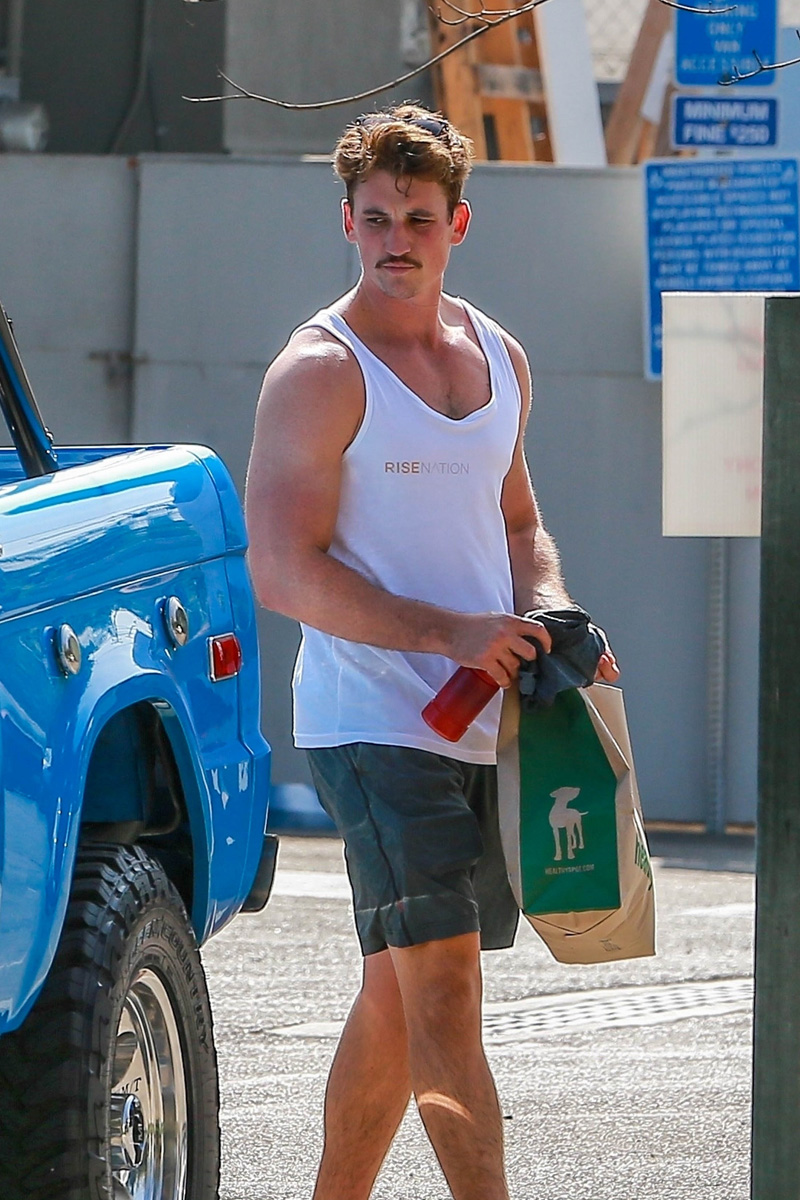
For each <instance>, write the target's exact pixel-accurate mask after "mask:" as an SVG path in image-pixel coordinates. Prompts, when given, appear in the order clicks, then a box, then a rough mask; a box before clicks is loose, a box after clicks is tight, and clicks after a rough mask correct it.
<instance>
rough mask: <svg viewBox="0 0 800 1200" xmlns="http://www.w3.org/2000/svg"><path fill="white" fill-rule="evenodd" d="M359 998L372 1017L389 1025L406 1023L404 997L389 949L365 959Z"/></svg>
mask: <svg viewBox="0 0 800 1200" xmlns="http://www.w3.org/2000/svg"><path fill="white" fill-rule="evenodd" d="M358 999H359V1003H360V1004H361V1006H362V1008H363V1009H364V1011H365V1012H366V1013H367V1014H368V1015H369V1016H370V1017H371V1019H373V1020H378V1021H382V1022H383V1023H385V1024H388V1025H397V1024H403V1023H404V1014H403V998H402V996H401V994H400V988H399V985H398V982H397V975H396V974H395V969H394V964H393V963H392V958H391V955H390V953H389V951H388V950H382V951H380V952H379V953H378V954H369V955H368V956H367V957H366V958H365V959H364V975H363V979H362V983H361V991H360V993H359V997H358Z"/></svg>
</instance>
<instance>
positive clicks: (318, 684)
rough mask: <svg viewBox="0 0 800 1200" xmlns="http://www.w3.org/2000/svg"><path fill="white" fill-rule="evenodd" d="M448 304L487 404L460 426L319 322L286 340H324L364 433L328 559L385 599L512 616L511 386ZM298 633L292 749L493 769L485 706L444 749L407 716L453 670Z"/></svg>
mask: <svg viewBox="0 0 800 1200" xmlns="http://www.w3.org/2000/svg"><path fill="white" fill-rule="evenodd" d="M459 303H461V304H462V305H463V307H464V309H465V311H466V313H467V315H468V317H469V319H470V321H471V322H472V326H473V328H474V330H475V333H476V335H477V337H478V341H479V343H480V346H481V349H482V350H483V353H484V355H485V357H486V360H487V363H488V365H489V375H490V381H491V397H490V399H489V401H488V403H487V404H485V405H484V406H483V408H480V409H478V410H477V411H476V412H473V413H470V414H469V416H466V417H464V418H462V419H461V420H453V419H452V418H450V417H446V416H444V415H443V414H442V413H439V412H436V411H435V410H434V409H433V408H431V407H430V406H429V405H428V404H426V403H425V402H424V401H423V400H422V399H420V397H419V396H417V395H416V394H415V393H414V392H412V391H411V389H410V388H409V387H407V386H406V384H404V383H403V382H402V381H401V380H400V379H399V378H398V376H397V375H395V373H394V372H393V371H392V370H390V369H389V367H387V366H386V364H385V363H383V362H382V361H381V360H380V359H379V358H378V357H377V356H376V355H375V354H373V353H372V351H371V350H369V349H368V348H367V346H365V345H364V343H363V342H361V341H359V339H358V338H357V337H356V336H355V334H354V333H353V332H352V330H351V329H350V327H349V326H348V325H347V323H346V322H345V321H344V319H343V318H342V317H341V316H339V315H338V314H337V313H335V312H333V311H332V310H331V309H322V310H321V311H320V312H318V313H317V314H316V315H315V316H313V317H312V318H311V319H310V320H309V321H307V322H306V323H305V324H304V325H302V326H301V327H300V328H303V329H305V328H308V327H309V326H312V327H317V328H322V329H325V330H327V332H328V333H330V334H332V335H333V336H334V337H336V338H338V340H339V341H341V342H342V343H344V345H345V346H347V348H348V349H349V350H350V351H351V353H352V354H353V356H354V357H355V359H356V360H357V362H358V365H359V366H360V368H361V372H362V374H363V377H364V388H365V394H366V405H365V410H364V419H363V421H362V424H361V427H360V428H359V431H358V433H357V434H356V436H355V438H354V439H353V441H352V443H351V444H350V446H349V447H348V448H347V450H346V451H345V453H344V456H343V474H342V485H341V498H340V505H339V514H338V518H337V522H336V528H335V531H334V536H333V540H332V542H331V546H330V550H329V553H330V554H331V555H332V556H333V557H334V558H337V559H339V560H340V561H341V562H343V563H346V564H347V565H348V566H350V567H353V568H354V569H355V570H356V571H359V572H360V573H361V574H362V575H364V576H365V577H366V578H367V579H369V580H371V581H372V582H373V583H376V584H377V585H378V586H380V587H382V588H384V589H385V590H386V591H388V592H391V593H393V594H395V595H398V596H408V597H410V598H412V599H415V600H424V601H427V602H428V603H430V604H436V605H439V606H441V607H443V608H449V609H455V610H457V611H459V612H513V611H514V607H513V590H512V583H511V565H510V561H509V555H508V541H507V538H506V529H505V522H504V519H503V514H502V511H501V508H500V494H501V490H502V487H503V481H504V479H505V476H506V474H507V472H508V470H509V467H510V466H511V460H512V456H513V452H514V446H515V444H516V439H517V434H518V431H519V421H520V411H521V397H520V390H519V384H518V382H517V377H516V374H515V372H514V368H513V366H512V363H511V359H510V357H509V354H508V350H507V349H506V345H505V342H504V341H503V338H502V336H501V332H500V328H499V326H498V325H496V324H495V322H494V321H492V320H490V319H489V318H488V317H486V316H484V314H482V313H480V312H478V311H477V310H476V309H475V308H473V307H472V306H471V305H468V304H467V303H466V302H465V301H463V300H462V301H459ZM302 632H303V637H302V642H301V645H300V651H299V653H298V656H297V662H296V664H295V670H294V678H293V681H292V687H293V692H294V728H295V743H296V745H298V746H301V747H313V746H341V745H345V744H347V743H350V742H362V741H363V742H376V743H379V744H381V745H390V746H414V747H417V748H418V749H422V750H431V751H433V752H434V753H437V754H447V755H449V756H450V757H452V758H457V759H460V760H462V761H465V762H473V763H493V762H495V761H496V742H497V728H498V724H499V720H500V695H499V694H498V695H497V696H496V697H494V699H493V700H492V701H490V703H489V705H488V706H487V708H486V709H484V711H483V713H481V715H480V716H479V717H478V719H477V720H476V721H475V722H474V724H473V725H472V726H471V727H470V729H469V730H468V731H467V733H466V734H465V735H464V737H463V738H462V740H461V741H460V742H458V743H455V744H453V743H450V742H446V741H445V740H444V739H443V738H440V737H439V736H438V735H437V734H435V733H434V732H433V730H431V729H429V728H428V726H427V725H426V724H425V722H424V721H423V720H422V717H421V716H420V713H421V710H422V709H423V708H424V706H425V705H426V704H427V703H428V701H429V700H430V699H431V697H432V696H433V695H434V694H435V693H436V692H437V691H438V690H439V688H440V687H441V686H442V685H443V684H444V683H445V682H446V681H447V680H448V679H449V678H450V675H451V674H452V673H453V671H455V670H456V666H457V664H456V663H454V662H452V661H450V659H447V658H444V657H443V656H441V655H438V654H421V653H413V652H406V651H400V650H382V649H380V648H378V647H376V646H368V645H365V644H363V643H360V642H351V641H346V640H344V639H342V638H337V637H332V636H331V635H330V634H327V633H322V632H320V630H318V629H314V628H311V627H309V626H306V625H303V626H302Z"/></svg>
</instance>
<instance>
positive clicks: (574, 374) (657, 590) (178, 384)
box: [0, 157, 758, 821]
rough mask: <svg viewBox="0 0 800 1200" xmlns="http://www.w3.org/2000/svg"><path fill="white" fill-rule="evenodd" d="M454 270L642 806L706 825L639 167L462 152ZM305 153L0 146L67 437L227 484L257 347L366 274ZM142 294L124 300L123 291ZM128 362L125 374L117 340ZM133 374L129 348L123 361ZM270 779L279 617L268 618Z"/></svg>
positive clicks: (748, 600)
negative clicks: (648, 301) (512, 376)
mask: <svg viewBox="0 0 800 1200" xmlns="http://www.w3.org/2000/svg"><path fill="white" fill-rule="evenodd" d="M469 195H470V198H471V200H472V202H473V206H474V209H475V220H474V225H473V228H472V230H471V231H470V236H469V238H468V239H467V241H466V242H465V243H464V245H463V246H461V247H459V248H457V249H456V251H455V252H454V255H453V259H452V266H451V271H450V274H449V280H448V285H449V288H450V290H451V291H454V292H462V293H464V294H466V295H469V296H470V297H471V298H472V299H473V300H474V301H475V302H476V303H477V304H479V305H480V306H482V307H485V308H487V309H488V310H489V311H491V312H493V313H494V314H495V315H496V316H497V317H498V318H499V319H500V320H501V321H503V322H504V323H505V324H506V325H507V326H508V327H509V328H510V329H511V330H512V332H514V333H515V334H516V335H517V336H519V337H520V338H521V339H522V340H523V342H524V343H525V344H526V346H527V347H528V350H529V352H530V356H531V360H532V364H533V371H534V378H535V390H536V399H535V406H534V416H533V418H532V421H531V426H530V432H529V437H528V453H529V457H530V460H531V464H532V469H533V475H534V481H535V485H536V488H537V493H538V496H539V499H540V502H541V506H542V510H543V513H544V517H545V521H546V523H547V525H548V526H549V527H550V529H551V530H552V532H553V533H554V534H555V536H556V538H557V540H558V543H559V545H560V547H561V551H562V556H563V560H564V567H565V573H566V577H567V580H568V583H569V586H570V588H571V589H572V591H573V594H574V595H575V597H576V598H577V599H578V600H579V601H580V602H581V603H583V604H584V605H585V606H586V607H587V608H588V609H589V610H590V611H591V612H592V613H593V614H594V615H595V617H596V619H597V620H599V621H601V622H602V623H603V624H604V625H605V626H606V628H607V629H608V630H609V633H610V635H611V637H612V640H613V643H614V646H615V649H616V650H617V652H618V654H619V657H620V659H621V662H622V665H623V669H624V675H623V683H624V685H625V689H626V696H627V702H628V708H629V715H630V723H631V727H632V732H633V737H634V745H635V748H636V753H637V766H638V770H639V775H640V781H641V787H642V794H643V797H644V803H645V810H646V813H647V815H648V816H649V817H651V818H663V819H681V820H704V818H705V815H706V813H707V810H708V806H709V802H710V796H709V786H708V781H707V774H708V762H707V750H706V742H707V737H706V694H707V661H706V659H707V654H706V641H707V628H706V626H707V609H708V563H709V545H708V543H707V542H706V541H705V540H703V539H694V540H693V539H664V538H662V537H661V532H660V488H661V464H660V397H659V389H658V386H657V385H654V384H651V383H646V382H645V381H644V380H643V378H642V368H641V357H642V352H641V320H642V318H641V307H642V305H641V292H642V278H641V275H642V259H643V246H642V239H643V234H642V213H641V189H640V180H639V176H638V172H637V171H635V170H615V171H591V170H580V169H553V168H542V167H539V168H537V167H528V166H503V165H492V166H483V167H479V168H478V169H477V170H476V172H475V175H474V178H473V179H472V181H471V183H470V189H469ZM338 198H339V189H338V186H337V184H336V182H335V180H334V179H333V177H332V175H331V172H330V167H329V166H328V165H327V164H325V163H322V162H301V161H291V162H289V161H287V162H270V161H264V160H262V161H256V160H239V161H237V160H228V161H224V160H220V159H208V160H203V159H170V158H165V157H158V158H155V157H154V158H152V159H144V160H142V161H141V163H140V164H139V165H138V167H136V168H135V169H134V168H130V167H128V166H127V165H126V164H125V163H124V162H122V161H121V160H113V159H103V160H98V159H59V158H50V159H38V160H32V159H21V158H20V159H12V158H10V157H5V158H0V205H2V211H3V213H4V214H5V216H6V237H5V238H4V239H3V242H2V244H0V296H2V298H3V300H4V302H5V303H6V306H7V307H9V308H10V309H11V310H12V313H13V314H14V315H15V316H16V320H17V330H18V334H19V339H20V342H21V345H22V348H23V352H24V354H25V358H26V361H27V362H28V364H29V366H30V374H31V377H32V381H33V384H34V388H35V390H36V391H37V393H38V394H39V398H40V403H41V405H42V407H43V408H44V410H45V412H46V414H47V417H48V420H49V422H50V424H51V425H52V427H53V428H54V429H55V430H56V432H57V433H58V435H59V440H62V441H70V440H83V439H86V440H90V441H104V440H106V439H111V440H114V439H117V438H119V437H122V436H125V435H126V434H127V433H129V434H130V436H132V437H133V438H134V439H135V440H139V439H148V440H149V439H182V440H198V441H203V442H207V443H209V444H211V445H213V446H215V447H216V448H217V449H218V450H219V451H220V452H221V453H222V454H223V456H224V457H225V459H226V461H227V462H228V464H229V465H230V467H231V469H232V471H233V473H234V476H235V477H236V479H237V481H238V482H239V483H240V484H241V482H242V481H243V477H244V469H245V465H246V460H247V452H248V445H249V438H250V432H251V426H252V417H253V411H254V406H255V400H256V396H257V392H258V387H259V383H260V380H261V376H262V373H263V369H264V366H265V364H266V362H267V361H268V360H269V359H270V358H271V357H272V356H273V355H274V354H275V353H276V351H277V350H278V349H279V348H280V346H281V345H282V344H283V342H284V341H285V338H286V336H287V334H288V333H289V331H290V330H291V329H292V328H293V327H294V326H295V325H296V324H298V323H299V322H300V321H301V320H302V319H303V318H304V317H305V316H306V315H307V314H309V313H310V312H312V311H313V310H314V309H315V308H316V307H318V306H319V305H321V304H323V303H325V302H326V301H328V300H330V299H331V298H333V297H334V296H336V295H338V294H340V293H341V292H343V291H344V290H346V288H347V287H349V286H350V285H351V284H352V283H353V282H354V280H355V279H356V276H357V263H356V260H355V258H354V254H353V251H352V248H351V247H349V246H348V245H347V243H346V242H345V241H344V239H343V238H342V236H341V233H340V229H339V206H338ZM134 296H135V306H134V305H133V297H134ZM126 350H128V351H130V352H131V354H132V364H133V365H132V367H131V371H132V381H131V382H130V383H128V381H127V380H126V379H125V378H124V371H123V373H122V377H117V376H115V375H114V371H113V369H112V368H113V364H114V363H115V362H117V363H118V365H119V359H114V357H113V356H114V355H118V354H119V353H120V352H122V353H124V352H125V351H126ZM122 365H123V366H124V362H123V363H122ZM757 562H758V559H757V543H756V542H753V541H750V542H740V543H736V544H734V545H732V546H731V547H730V548H729V561H728V568H727V578H728V589H729V597H728V604H727V609H728V624H729V636H728V651H727V653H728V662H727V668H728V669H727V700H728V719H727V730H728V734H727V742H726V746H725V750H724V753H725V767H726V785H725V786H726V800H727V805H728V811H727V815H728V817H729V819H734V820H742V821H743V820H752V819H753V818H754V814H755V760H756V707H755V705H756V701H755V697H756V691H757V663H756V655H757V632H756V631H757V615H758V614H757V609H758V578H757ZM261 630H262V635H263V636H262V653H263V659H264V672H263V676H264V685H265V687H264V691H265V696H264V723H265V730H266V733H267V736H268V737H269V738H270V740H271V742H272V743H273V746H274V750H275V777H276V779H277V780H278V781H279V782H288V781H297V780H301V781H302V780H306V779H307V774H306V768H305V763H304V760H303V757H302V756H301V755H299V754H298V753H297V752H296V751H294V750H293V749H292V747H291V744H290V737H289V716H290V710H289V672H290V667H291V662H292V659H293V656H294V651H295V647H296V641H297V638H296V632H295V628H294V626H293V624H292V623H291V622H289V621H286V620H284V619H283V618H280V617H276V616H274V615H271V614H264V616H263V620H262V625H261Z"/></svg>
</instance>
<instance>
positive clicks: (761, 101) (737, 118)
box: [672, 95, 778, 149]
mask: <svg viewBox="0 0 800 1200" xmlns="http://www.w3.org/2000/svg"><path fill="white" fill-rule="evenodd" d="M777 138H778V101H777V100H776V99H775V98H774V97H772V96H763V97H762V96H758V97H756V98H753V97H749V98H748V99H743V98H740V97H738V96H736V97H733V96H730V97H728V96H726V97H724V98H720V97H719V96H677V95H675V96H673V97H672V144H673V146H675V147H676V148H679V147H681V146H696V147H711V148H712V149H713V148H715V147H722V146H725V147H728V146H737V147H739V149H741V148H742V147H746V148H748V149H752V148H753V147H754V146H774V145H775V143H776V141H777Z"/></svg>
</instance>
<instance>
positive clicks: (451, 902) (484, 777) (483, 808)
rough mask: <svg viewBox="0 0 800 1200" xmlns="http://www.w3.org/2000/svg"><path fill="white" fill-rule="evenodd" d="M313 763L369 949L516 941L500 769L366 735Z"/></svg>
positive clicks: (314, 753)
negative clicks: (500, 811)
mask: <svg viewBox="0 0 800 1200" xmlns="http://www.w3.org/2000/svg"><path fill="white" fill-rule="evenodd" d="M309 762H310V765H311V770H312V775H313V777H314V782H315V784H316V786H317V791H318V794H319V797H320V801H321V803H322V805H323V807H324V808H325V810H326V811H327V812H328V814H329V815H330V816H331V818H332V819H333V821H334V822H335V824H336V826H337V828H338V830H339V832H340V834H341V835H342V838H343V839H344V843H345V857H346V860H347V865H348V873H349V875H350V880H351V884H352V887H353V896H354V905H355V918H356V927H357V930H358V935H359V939H360V941H361V946H362V950H363V952H364V953H365V954H372V953H376V952H378V951H380V950H383V949H384V948H385V947H386V946H387V945H388V946H397V947H404V946H414V945H420V944H422V943H425V942H428V941H432V940H440V939H443V938H449V937H456V936H459V935H461V934H466V933H474V932H477V931H478V930H481V933H482V943H483V944H484V946H485V947H486V948H490V947H498V946H508V945H510V944H511V943H512V942H513V938H514V932H515V929H516V923H517V915H518V914H517V908H516V904H515V903H514V899H513V896H512V894H511V890H510V887H509V885H508V880H507V877H506V874H505V866H504V863H503V859H502V849H501V847H500V838H499V831H498V828H497V803H496V780H495V773H494V769H493V768H487V767H476V766H475V765H473V764H470V763H462V762H458V761H457V760H455V759H451V758H448V757H445V756H441V755H437V754H431V753H429V752H428V751H425V750H416V749H410V748H407V747H399V746H378V745H374V744H371V743H363V742H360V743H354V744H352V745H348V746H336V747H326V748H324V749H318V750H311V751H309Z"/></svg>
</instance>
